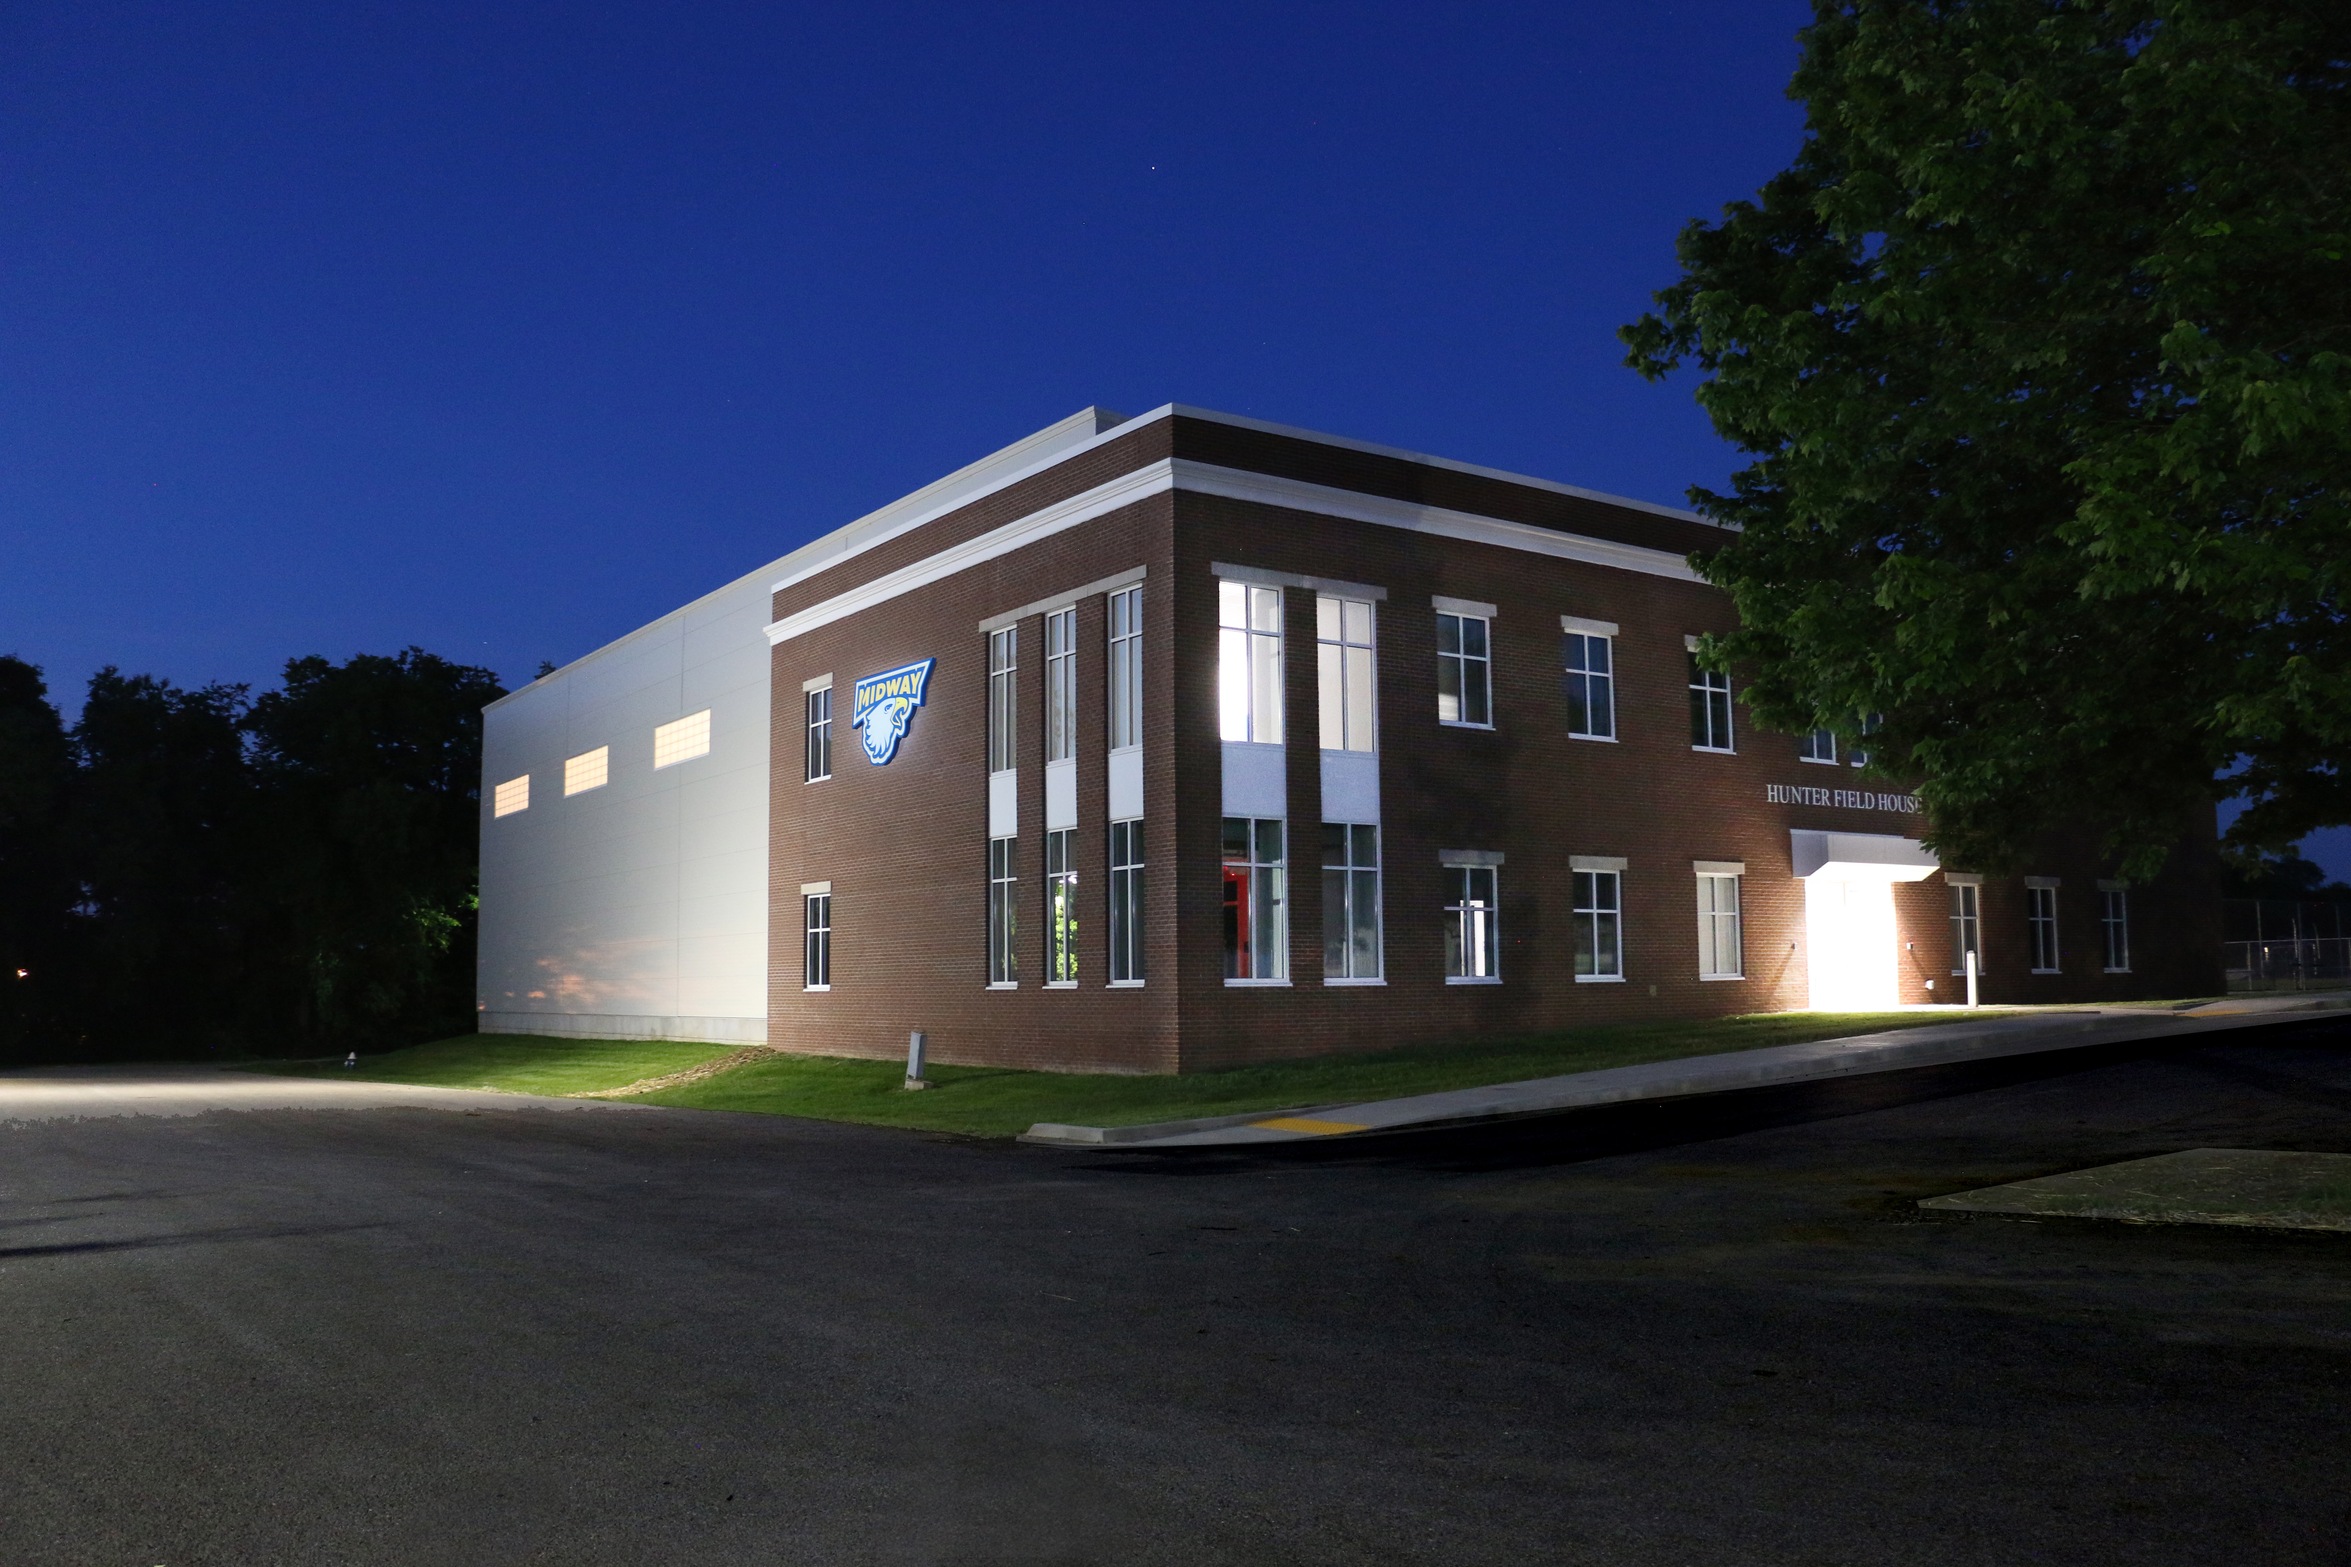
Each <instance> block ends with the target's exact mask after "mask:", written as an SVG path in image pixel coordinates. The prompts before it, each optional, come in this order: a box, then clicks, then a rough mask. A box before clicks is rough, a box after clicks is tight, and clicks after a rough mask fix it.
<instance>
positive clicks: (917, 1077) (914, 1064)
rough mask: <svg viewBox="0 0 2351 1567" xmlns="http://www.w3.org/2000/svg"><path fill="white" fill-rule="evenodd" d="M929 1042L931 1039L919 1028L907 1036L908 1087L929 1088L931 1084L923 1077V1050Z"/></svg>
mask: <svg viewBox="0 0 2351 1567" xmlns="http://www.w3.org/2000/svg"><path fill="white" fill-rule="evenodd" d="M929 1043H930V1041H929V1039H928V1038H926V1037H925V1036H924V1034H923V1031H922V1030H921V1029H919V1028H918V1029H916V1030H915V1031H914V1032H913V1033H911V1034H908V1035H907V1036H906V1086H907V1087H908V1088H928V1087H930V1086H931V1085H930V1084H928V1083H926V1082H924V1081H923V1078H922V1057H923V1050H924V1048H925V1047H926V1046H927V1045H929Z"/></svg>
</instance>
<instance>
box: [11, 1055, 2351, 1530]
mask: <svg viewBox="0 0 2351 1567" xmlns="http://www.w3.org/2000/svg"><path fill="white" fill-rule="evenodd" d="M1987 1083H1988V1084H1989V1085H1990V1086H1985V1085H1986V1084H1987ZM1938 1086H1939V1087H1941V1088H1943V1089H1952V1088H1961V1087H1970V1086H1972V1087H1974V1089H1975V1091H1973V1092H1965V1093H1952V1094H1950V1095H1949V1096H1947V1097H1941V1098H1935V1099H1930V1100H1924V1101H1920V1102H1911V1103H1897V1104H1887V1105H1884V1106H1883V1107H1880V1108H1875V1109H1867V1110H1862V1111H1861V1112H1860V1113H1849V1114H1842V1115H1837V1116H1834V1117H1833V1118H1826V1119H1817V1118H1811V1117H1819V1116H1821V1115H1823V1114H1825V1113H1826V1112H1827V1111H1830V1110H1838V1109H1843V1110H1851V1109H1853V1108H1854V1105H1853V1104H1852V1103H1849V1102H1848V1103H1840V1102H1837V1101H1834V1100H1831V1099H1827V1098H1821V1097H1815V1098H1814V1099H1812V1100H1810V1101H1807V1100H1805V1099H1803V1098H1801V1097H1800V1096H1799V1097H1788V1096H1782V1097H1781V1098H1780V1099H1777V1100H1773V1101H1770V1102H1769V1103H1768V1104H1766V1105H1763V1106H1762V1107H1760V1108H1758V1109H1756V1110H1754V1111H1753V1112H1751V1113H1744V1114H1742V1113H1741V1112H1738V1111H1736V1110H1727V1109H1725V1108H1724V1107H1723V1106H1719V1105H1717V1106H1713V1107H1710V1108H1705V1109H1703V1110H1700V1109H1694V1110H1693V1111H1692V1113H1691V1114H1690V1115H1689V1116H1687V1117H1686V1118H1684V1120H1683V1121H1682V1122H1680V1123H1678V1124H1677V1123H1674V1122H1672V1121H1671V1120H1670V1119H1667V1120H1661V1119H1658V1118H1655V1117H1650V1118H1646V1119H1641V1120H1638V1121H1630V1120H1620V1121H1618V1122H1615V1123H1607V1122H1601V1121H1592V1120H1586V1121H1582V1122H1569V1123H1563V1124H1561V1125H1560V1126H1558V1127H1554V1128H1551V1129H1549V1130H1548V1131H1536V1130H1529V1129H1525V1128H1521V1129H1519V1130H1518V1131H1517V1132H1516V1133H1514V1134H1513V1135H1512V1136H1511V1137H1510V1138H1508V1139H1507V1140H1505V1141H1504V1142H1503V1143H1502V1144H1501V1145H1499V1146H1492V1145H1484V1146H1481V1145H1479V1144H1478V1143H1476V1142H1474V1141H1463V1140H1458V1139H1456V1140H1453V1141H1451V1142H1448V1143H1444V1144H1429V1145H1426V1146H1417V1147H1416V1146H1412V1145H1406V1144H1395V1145H1391V1146H1388V1147H1386V1148H1381V1149H1375V1150H1370V1151H1359V1152H1356V1153H1353V1154H1350V1155H1348V1156H1347V1157H1343V1158H1342V1157H1325V1158H1321V1159H1291V1160H1286V1161H1275V1162H1252V1161H1246V1160H1240V1159H1233V1158H1228V1157H1221V1156H1220V1157H1218V1158H1215V1159H1195V1160H1171V1159H1166V1158H1159V1157H1141V1156H1119V1155H1106V1154H1092V1155H1088V1154H1073V1153H1066V1152H1060V1151H1051V1150H1041V1149H1024V1148H1014V1147H1005V1146H978V1145H971V1144H964V1143H957V1142H950V1141H945V1140H937V1139H926V1138H922V1137H917V1136H910V1135H907V1134H903V1133H895V1132H880V1131H868V1130H862V1129H857V1128H850V1127H841V1126H832V1125H823V1124H817V1123H809V1122H794V1121H787V1120H778V1119H769V1118H762V1117H753V1116H734V1115H717V1114H698V1113H694V1112H686V1111H667V1110H654V1109H646V1108H632V1109H628V1110H626V1111H625V1112H621V1111H615V1112H613V1113H598V1114H575V1113H540V1112H517V1113H491V1112H488V1111H474V1112H471V1113H469V1112H468V1111H467V1110H465V1109H462V1108H441V1107H427V1106H422V1105H402V1106H393V1107H386V1108H375V1109H315V1108H307V1109H248V1110H239V1111H234V1112H223V1113H210V1114H193V1115H184V1114H183V1115H174V1116H169V1117H161V1116H128V1115H115V1116H108V1117H105V1118H98V1119H80V1120H72V1119H52V1120H45V1121H33V1122H14V1123H7V1122H5V1121H4V1120H0V1313H4V1316H5V1322H6V1324H7V1326H6V1338H5V1356H6V1359H5V1362H4V1369H0V1562H5V1563H10V1564H15V1563H27V1564H34V1563H41V1564H46V1563H109V1564H112V1563H124V1564H136V1567H154V1564H158V1563H161V1564H169V1567H187V1564H195V1563H220V1564H239V1567H245V1564H260V1563H289V1564H292V1563H301V1564H306V1567H308V1564H325V1563H440V1562H448V1563H466V1564H480V1563H523V1562H529V1563H542V1562H543V1563H565V1564H586V1563H792V1564H802V1563H830V1562H859V1563H862V1562H879V1563H900V1562H904V1563H956V1564H983V1563H986V1564H994V1563H1071V1564H1077V1563H1086V1564H1091V1563H1145V1562H1170V1563H1251V1564H1254V1563H1324V1562H1330V1563H1338V1562H1348V1563H1353V1562H1415V1563H1418V1562H1431V1563H1448V1564H1451V1563H1464V1564H1466V1563H1487V1562H1492V1563H1511V1564H1514V1567H1524V1564H1527V1563H1617V1562H1624V1563H1658V1564H1666V1563H1671V1564H1677V1567H1687V1564H1693V1563H1705V1564H1712V1563H1724V1564H1734V1563H1735V1564H1749V1563H1803V1564H1807V1567H1818V1564H1827V1563H1905V1564H1926V1563H1971V1564H1972V1563H2000V1564H2013V1563H2027V1562H2030V1563H2043V1562H2064V1563H2073V1562H2080V1563H2099V1564H2121V1563H2163V1564H2176V1563H2199V1562H2215V1563H2219V1562H2227V1563H2232V1564H2242V1563H2268V1562H2296V1563H2299V1562H2310V1563H2336V1564H2341V1563H2346V1562H2351V1484H2347V1483H2346V1477H2347V1476H2351V1418H2347V1413H2351V1237H2344V1236H2341V1235H2333V1236H2328V1235H2314V1234H2294V1233H2276V1232H2264V1231H2252V1230H2227V1229H2217V1228H2195V1227H2159V1226H2126V1225H2108V1224H2102V1223H2098V1222H2095V1221H2044V1222H2034V1221H2030V1220H2021V1219H2006V1218H1988V1217H1964V1216H1940V1215H1938V1216H1933V1217H1930V1216H1927V1215H1924V1214H1922V1213H1921V1212H1920V1211H1919V1210H1918V1209H1917V1207H1916V1202H1917V1200H1918V1199H1919V1198H1921V1197H1926V1196H1933V1195H1938V1194H1941V1193H1944V1192H1950V1191H1956V1190H1961V1189H1964V1188H1968V1187H1975V1186H1982V1185H1987V1184H1991V1183H1994V1182H1998V1181H2005V1180H2013V1179H2018V1178H2021V1177H2025V1176H2030V1175H2040V1174H2047V1173H2051V1172H2053V1171H2057V1170H2063V1169H2072V1168H2078V1167H2081V1166H2085V1165H2091V1164H2097V1163H2102V1162H2106V1161H2110V1160H2115V1159H2122V1158H2129V1157H2135V1156H2139V1155H2143V1154H2150V1153H2162V1152H2169V1151H2172V1150H2174V1149H2179V1148H2187V1147H2267V1148H2300V1149H2311V1150H2320V1151H2335V1152H2351V1029H2346V1028H2345V1026H2344V1025H2342V1024H2340V1023H2337V1024H2333V1025H2327V1026H2323V1027H2309V1026H2305V1027H2302V1028H2299V1029H2297V1030H2295V1031H2292V1032H2281V1031H2269V1032H2266V1033H2265V1034H2263V1035H2262V1036H2261V1037H2260V1039H2259V1041H2257V1042H2234V1043H2228V1044H2218V1045H2212V1046H2208V1047H2204V1048H2196V1049H2185V1050H2179V1051H2176V1052H2173V1053H2170V1054H2165V1055H2156V1056H2141V1057H2133V1058H2125V1059H2116V1060H2111V1061H2108V1062H2106V1063H2105V1064H2102V1065H2098V1066H2095V1067H2093V1068H2091V1069H2088V1070H2082V1071H2075V1072H2069V1073H2066V1074H2064V1075H2057V1076H2048V1077H2042V1078H2028V1079H2026V1080H2022V1081H1999V1080H1994V1079H1984V1080H1982V1081H1980V1082H1977V1083H1974V1084H1969V1083H1964V1082H1955V1081H1948V1080H1947V1081H1943V1082H1941V1083H1940V1084H1939V1085H1938ZM1873 1092H1882V1090H1873ZM7 1099H8V1090H7V1084H6V1082H5V1080H0V1118H4V1117H5V1115H6V1113H7ZM1773 1123H1777V1124H1773ZM1686 1138H1697V1139H1700V1140H1696V1141H1687V1140H1683V1139H1686Z"/></svg>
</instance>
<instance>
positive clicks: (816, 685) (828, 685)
mask: <svg viewBox="0 0 2351 1567" xmlns="http://www.w3.org/2000/svg"><path fill="white" fill-rule="evenodd" d="M832 688H833V677H832V676H830V675H810V676H809V677H808V678H807V679H806V680H803V681H801V682H800V689H801V690H803V691H830V690H831V689H832Z"/></svg>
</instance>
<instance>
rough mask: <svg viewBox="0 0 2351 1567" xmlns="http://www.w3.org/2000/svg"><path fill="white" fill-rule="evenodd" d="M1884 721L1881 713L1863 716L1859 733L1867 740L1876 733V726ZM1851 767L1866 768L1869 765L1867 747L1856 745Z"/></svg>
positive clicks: (1883, 715)
mask: <svg viewBox="0 0 2351 1567" xmlns="http://www.w3.org/2000/svg"><path fill="white" fill-rule="evenodd" d="M1885 721H1886V715H1885V714H1883V713H1870V714H1867V715H1865V716H1864V717H1863V718H1862V720H1861V733H1862V735H1863V737H1864V738H1867V737H1868V736H1870V735H1874V734H1876V733H1877V732H1878V726H1879V725H1880V724H1883V723H1884V722H1885ZM1853 765H1854V766H1855V767H1867V766H1868V765H1869V749H1868V747H1866V746H1861V745H1856V746H1855V747H1854V748H1853Z"/></svg>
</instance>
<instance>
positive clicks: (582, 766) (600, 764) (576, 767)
mask: <svg viewBox="0 0 2351 1567" xmlns="http://www.w3.org/2000/svg"><path fill="white" fill-rule="evenodd" d="M611 772H612V747H610V746H608V745H600V746H598V747H596V749H595V750H593V751H582V752H581V753H580V754H579V755H577V756H574V757H570V758H567V759H566V760H565V762H564V764H563V792H564V793H565V794H566V795H574V794H584V793H586V792H587V791H588V790H590V789H601V788H603V787H604V785H605V782H606V780H607V779H608V778H609V777H610V776H611Z"/></svg>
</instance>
